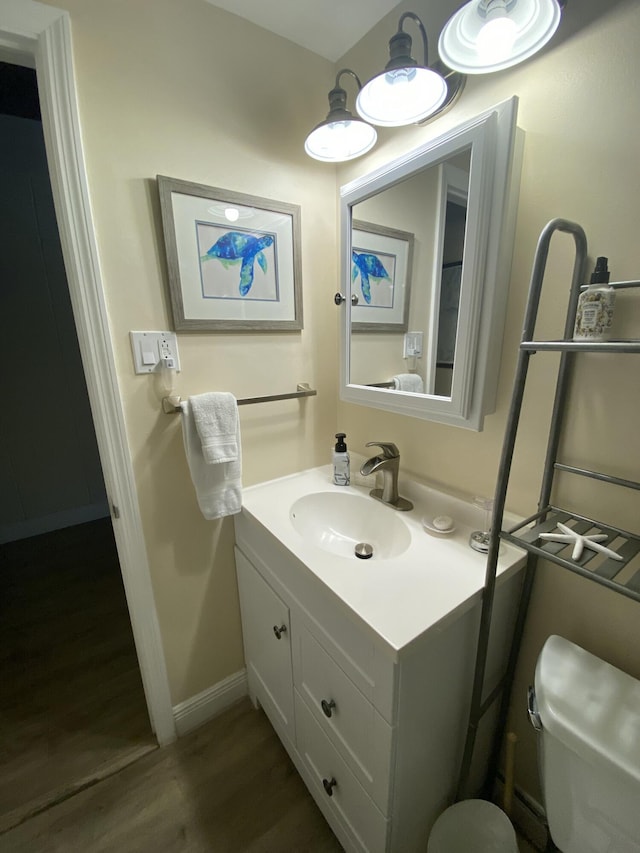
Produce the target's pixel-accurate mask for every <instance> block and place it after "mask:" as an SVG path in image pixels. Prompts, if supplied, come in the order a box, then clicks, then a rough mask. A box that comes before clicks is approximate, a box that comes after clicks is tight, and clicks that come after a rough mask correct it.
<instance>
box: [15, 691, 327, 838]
mask: <svg viewBox="0 0 640 853" xmlns="http://www.w3.org/2000/svg"><path fill="white" fill-rule="evenodd" d="M0 849H2V851H3V853H45V851H46V853H71V851H73V853H78V852H79V851H81V853H107V851H108V852H109V853H115V851H118V853H134V851H135V853H146V851H149V853H178V851H180V853H187V851H188V853H239V851H248V853H276V851H278V853H338V851H340V850H342V848H341V847H340V845H339V844H338V842H337V840H336V839H335V836H334V835H333V833H332V832H331V830H330V829H329V826H328V824H327V823H326V822H325V820H324V818H323V816H322V814H321V813H320V811H319V810H318V808H317V806H316V805H315V803H314V802H313V800H312V799H311V796H310V795H309V794H308V792H307V790H306V788H305V786H304V783H303V782H302V780H301V779H300V777H299V776H298V773H297V772H296V770H295V768H294V766H293V764H292V763H291V761H290V759H289V757H288V756H287V754H286V752H285V750H284V748H283V747H282V745H281V743H280V741H279V740H278V738H277V737H276V735H275V733H274V731H273V729H272V728H271V725H270V724H269V722H268V721H267V718H266V717H265V715H264V714H263V712H262V711H256V710H255V709H254V708H253V707H252V706H251V704H250V703H249V701H248V700H246V699H245V700H243V701H242V702H241V703H239V704H238V705H235V706H234V707H233V708H231V709H229V710H228V711H226V712H225V713H224V714H221V715H220V716H219V717H217V718H216V719H215V720H214V721H212V722H211V723H209V724H207V725H206V726H203V727H202V728H200V729H198V730H197V731H195V732H193V733H192V734H190V735H187V736H186V737H183V738H181V739H180V740H179V741H177V743H175V744H173V745H172V746H169V747H166V748H164V749H161V750H157V751H155V752H153V753H151V754H149V755H147V756H145V757H143V758H141V759H139V760H138V761H136V762H135V764H131V765H129V767H127V768H125V769H124V770H121V771H120V772H119V773H118V774H116V775H115V776H111V777H110V778H108V779H105V780H104V781H102V782H99V783H98V784H97V785H94V786H93V787H91V788H88V789H87V790H85V791H82V792H81V793H79V794H76V795H75V796H73V797H71V798H70V799H68V800H65V801H64V802H62V803H60V804H59V805H56V806H54V807H53V808H51V809H48V810H47V811H45V812H43V813H42V814H40V815H38V816H37V817H34V818H32V819H31V820H29V821H27V822H26V823H24V824H22V826H19V827H16V828H15V829H13V830H11V831H10V832H8V833H7V834H5V835H3V836H0Z"/></svg>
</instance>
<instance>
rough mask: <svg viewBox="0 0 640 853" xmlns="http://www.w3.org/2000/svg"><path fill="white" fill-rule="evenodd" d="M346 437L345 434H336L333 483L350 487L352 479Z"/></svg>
mask: <svg viewBox="0 0 640 853" xmlns="http://www.w3.org/2000/svg"><path fill="white" fill-rule="evenodd" d="M346 437H347V436H346V433H344V432H337V433H336V438H337V441H336V446H335V448H334V450H333V482H334V483H335V484H336V486H348V485H349V482H350V479H351V478H350V472H349V453H348V451H347V443H346V442H345V438H346Z"/></svg>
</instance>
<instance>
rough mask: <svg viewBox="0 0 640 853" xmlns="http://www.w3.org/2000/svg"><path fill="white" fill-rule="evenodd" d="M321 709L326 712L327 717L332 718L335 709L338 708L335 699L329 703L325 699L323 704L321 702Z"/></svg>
mask: <svg viewBox="0 0 640 853" xmlns="http://www.w3.org/2000/svg"><path fill="white" fill-rule="evenodd" d="M320 707H321V708H322V710H323V711H324V715H325V717H330V716H331V713H332V711H333V709H334V708H335V707H336V703H335V702H334V701H333V699H330V700H329V701H328V702H327V700H326V699H323V700H322V702H320Z"/></svg>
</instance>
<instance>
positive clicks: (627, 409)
mask: <svg viewBox="0 0 640 853" xmlns="http://www.w3.org/2000/svg"><path fill="white" fill-rule="evenodd" d="M454 5H455V4H454ZM446 6H447V3H445V2H443V0H441V2H440V3H427V2H426V0H418V2H415V3H412V4H411V5H410V6H407V5H406V4H402V5H401V6H400V7H399V10H403V9H405V8H410V9H411V10H413V11H415V12H417V13H418V14H419V15H420V16H421V17H422V20H423V21H424V22H425V24H426V25H427V29H428V31H429V32H430V33H434V34H437V33H438V32H439V31H440V28H441V26H442V23H443V22H444V20H445V19H446V17H447V10H446ZM449 6H451V4H449ZM398 17H399V12H396V13H394V14H393V15H390V16H388V17H387V19H386V20H385V21H384V22H383V23H382V24H381V25H379V26H378V27H376V28H375V29H374V30H373V31H372V32H371V33H370V34H369V36H368V37H367V38H366V39H365V40H363V42H361V43H360V44H359V45H358V46H356V48H354V49H353V51H351V52H350V53H349V54H348V55H347V56H346V57H345V58H343V60H342V63H341V64H342V65H348V66H349V67H352V68H354V70H356V71H357V73H358V74H359V75H360V76H362V77H363V79H365V78H367V77H368V76H370V75H371V74H373V73H374V72H375V71H376V70H377V68H376V65H380V66H381V65H382V63H383V61H384V56H385V55H386V42H387V40H388V38H389V37H390V36H391V34H392V33H393V32H395V28H396V26H397V22H398ZM410 27H411V23H410V22H409V23H408V24H407V29H410ZM639 37H640V6H639V5H638V4H637V3H624V2H617V3H611V4H607V6H606V9H605V6H603V4H601V3H599V2H596V0H587V1H586V2H584V3H569V4H568V5H567V8H566V10H565V13H564V19H563V22H562V24H561V29H560V31H559V33H558V35H557V36H556V38H555V39H554V41H553V42H552V44H551V45H550V46H549V48H548V49H547V50H546V51H545V52H544V53H543V54H542V55H540V56H538V57H536V58H535V59H533V60H531V61H530V62H528V63H526V64H524V65H522V66H520V67H517V68H515V69H512V70H509V71H505V72H503V73H501V74H497V75H493V76H485V77H482V78H478V79H469V80H468V81H467V85H466V89H465V91H464V92H463V94H462V97H461V99H460V101H459V102H458V104H456V105H455V106H454V107H453V108H452V109H451V110H450V111H449V113H447V114H446V115H445V116H443V117H442V118H441V119H439V120H438V121H436V122H435V123H433V124H431V125H426V126H424V127H423V128H417V127H412V128H407V129H402V130H401V129H398V130H395V131H392V130H389V131H382V132H381V133H380V134H379V139H380V140H381V144H379V145H378V147H377V148H376V149H374V150H373V151H372V152H371V153H370V154H369V155H367V158H366V160H360V161H356V162H355V163H350V164H345V165H344V166H343V167H341V168H340V170H339V182H340V183H345V182H347V181H348V180H351V179H352V178H354V177H355V176H356V175H358V174H361V173H363V172H365V171H369V170H370V169H371V168H374V167H375V166H377V165H379V164H380V163H382V162H384V161H385V160H387V159H389V158H390V157H392V156H397V155H398V154H400V153H402V152H403V151H405V150H408V149H410V148H413V147H415V146H417V145H419V144H420V143H422V142H425V141H426V140H428V139H430V138H431V137H432V136H434V135H438V134H439V133H441V132H442V130H443V129H446V128H447V127H450V126H453V125H455V124H458V123H459V122H460V121H461V120H464V119H465V118H466V117H468V116H470V115H472V114H473V113H476V112H478V111H480V110H482V109H485V108H487V107H490V106H491V105H492V104H494V103H497V102H499V101H501V100H504V99H506V98H508V97H510V96H511V95H513V94H517V95H518V96H519V98H520V105H519V116H518V124H519V126H520V127H521V128H522V129H523V130H524V131H525V146H524V163H523V170H522V181H521V190H520V203H519V208H518V219H517V227H516V237H515V249H514V258H513V269H512V276H511V284H510V291H509V304H508V315H507V321H506V333H505V340H504V347H503V359H502V367H501V373H500V386H499V392H498V403H497V409H496V412H495V414H493V415H491V416H489V417H488V418H487V419H486V420H485V428H484V431H483V432H481V433H473V432H468V431H466V430H461V429H456V428H452V427H447V426H443V425H439V424H435V423H426V422H423V421H419V420H415V419H411V418H405V417H401V416H398V415H394V414H389V413H384V412H378V413H376V414H375V418H374V417H373V416H372V412H371V411H370V410H367V409H365V408H362V407H359V406H353V405H350V404H346V403H342V404H340V406H339V410H338V411H339V425H340V429H342V430H344V431H345V432H347V433H348V434H349V436H350V439H351V447H352V448H353V450H354V451H360V452H362V451H363V449H364V444H365V442H366V441H368V440H370V439H372V438H387V439H391V440H393V441H394V442H396V443H397V444H398V446H399V447H400V450H401V453H402V462H403V468H404V470H405V472H406V473H407V474H414V475H417V476H418V477H421V478H426V479H429V480H433V481H436V482H440V483H443V484H445V485H446V486H449V487H454V488H456V489H459V490H461V491H464V492H467V493H468V494H470V495H473V494H483V495H490V494H492V492H493V488H494V484H495V479H496V474H497V463H498V458H499V453H500V447H501V443H502V437H503V433H504V427H505V421H506V415H507V412H508V407H509V402H510V395H511V387H512V382H513V375H514V369H515V362H516V355H517V344H518V340H519V338H520V332H521V329H522V319H523V314H524V306H525V300H526V294H527V287H528V283H529V279H530V275H531V265H532V260H533V255H534V251H535V246H536V242H537V239H538V236H539V233H540V231H541V229H542V228H543V227H544V225H545V224H546V223H547V222H548V221H549V220H551V219H553V218H555V217H558V216H562V217H565V218H567V219H572V220H574V221H577V222H579V223H580V224H581V225H582V226H583V228H584V229H585V231H586V233H587V237H588V240H589V249H590V261H592V260H593V259H594V258H595V256H596V255H607V256H608V257H609V259H610V269H611V271H612V278H613V279H617V280H623V279H631V278H636V279H637V278H639V277H640V253H639V252H638V240H637V233H636V232H637V223H638V221H640V169H639V168H638V156H637V151H638V142H637V140H638V138H639V137H640V112H639V110H638V102H637V98H636V97H635V96H634V95H633V93H632V88H631V82H630V81H633V80H636V79H638V76H639V74H640V56H639V54H638V50H637V44H638V39H639ZM417 42H418V39H417V34H416V39H415V41H414V44H417ZM432 43H433V52H432V58H435V36H434V37H433V39H432ZM572 252H573V249H572V241H571V240H570V238H566V237H563V236H559V237H557V238H556V240H555V241H554V243H553V245H552V248H551V253H550V258H549V263H548V266H547V275H546V278H545V288H544V291H543V300H544V305H543V310H542V312H541V325H540V334H539V336H541V337H544V336H547V337H554V336H555V337H557V336H560V335H561V333H562V326H563V319H564V312H565V305H566V296H567V291H568V287H569V284H570V275H571V268H572V264H573V254H572ZM616 323H617V326H618V329H617V331H618V332H620V333H621V334H622V333H625V332H627V333H628V334H629V335H635V337H638V330H639V329H640V296H639V295H638V292H637V291H635V292H632V291H626V292H623V293H621V294H620V295H619V297H618V308H617V316H616ZM556 364H557V356H553V355H542V354H539V355H537V356H536V357H535V358H534V359H533V360H532V365H531V370H530V380H529V382H528V386H527V394H526V398H525V407H524V410H523V418H522V421H523V422H522V427H521V431H520V437H519V440H518V445H517V448H516V456H515V461H514V467H513V476H512V487H511V488H510V492H509V505H510V508H511V509H512V510H514V511H516V512H519V513H522V514H526V515H528V514H530V513H531V512H534V511H535V507H536V503H537V495H538V490H539V487H540V478H541V471H542V464H543V454H544V449H545V446H546V430H547V424H548V412H549V410H550V407H551V402H552V399H551V398H552V393H553V385H552V382H554V380H555V365H556ZM577 379H578V381H577V382H576V384H575V386H574V393H573V394H572V396H571V400H570V407H569V412H570V418H569V419H570V421H571V422H572V429H574V430H575V432H573V433H572V435H574V438H573V439H572V440H571V442H569V441H566V442H565V447H564V448H563V452H564V454H565V458H566V461H568V462H570V463H573V464H584V465H585V467H593V468H599V469H600V470H604V471H608V472H610V473H611V474H614V475H618V476H621V477H627V478H632V479H636V480H640V449H639V447H638V434H639V433H638V423H639V422H640V393H639V392H640V371H639V370H638V364H637V358H636V357H633V356H628V357H627V358H626V359H625V358H624V357H618V356H606V357H604V358H602V357H601V358H600V359H598V357H594V356H585V357H584V358H583V361H582V362H581V365H580V370H579V375H578V377H577ZM372 422H373V423H374V424H375V429H374V427H373V426H372ZM587 482H588V481H587ZM562 489H563V493H564V494H563V501H564V502H565V505H568V506H572V505H574V506H575V507H576V511H578V510H579V509H580V508H582V509H583V511H584V512H585V513H587V514H589V513H592V514H593V517H596V518H602V519H603V520H607V518H608V519H609V520H610V521H611V522H612V523H616V524H618V525H619V526H621V527H623V528H624V527H626V528H627V529H631V530H636V531H637V530H638V527H639V524H638V518H639V517H640V502H639V500H638V497H637V494H638V493H628V492H626V491H624V490H619V489H615V490H614V488H613V487H606V486H604V487H603V486H598V485H595V484H594V486H593V487H590V486H588V485H585V482H584V481H580V482H579V483H578V485H577V486H576V485H575V484H570V485H567V484H563V485H562ZM571 489H573V492H572V491H571ZM620 491H623V494H620ZM567 501H569V502H570V503H567ZM571 502H573V503H571ZM638 615H639V611H638V605H637V604H635V603H634V602H632V601H630V600H628V599H625V598H623V597H622V596H619V595H617V594H615V593H612V592H609V591H608V590H605V589H603V588H602V587H597V586H596V585H595V584H592V583H590V582H589V581H585V580H583V579H582V578H579V577H577V576H574V575H572V574H570V573H568V572H562V570H560V569H557V568H554V567H552V566H547V565H545V566H543V567H542V568H541V570H540V571H539V572H538V581H537V585H536V588H535V591H534V596H533V601H532V605H531V609H530V615H529V619H528V623H527V628H526V633H525V638H524V645H523V650H522V654H521V660H520V664H519V669H518V674H517V679H516V684H515V689H514V694H513V699H512V706H513V707H512V715H511V716H512V721H511V726H512V727H513V728H514V729H515V730H516V732H517V733H518V735H519V737H520V744H519V746H518V750H517V767H516V773H517V782H518V784H520V785H521V786H522V787H524V788H525V789H526V790H527V791H528V792H530V793H532V794H534V795H536V796H537V795H538V786H537V770H536V765H535V740H534V737H533V734H532V730H531V729H530V727H529V726H528V723H527V721H526V715H525V710H524V705H525V696H526V686H527V684H529V683H531V680H532V678H533V669H534V666H535V660H536V657H537V654H538V652H539V650H540V648H541V646H542V643H543V642H544V640H545V639H546V637H547V636H548V635H549V634H551V633H558V634H562V635H564V636H566V637H568V638H569V639H572V640H574V641H575V642H578V643H581V644H582V645H584V646H585V647H586V648H587V649H589V650H591V651H592V652H593V653H594V654H598V655H600V656H602V657H604V658H606V659H607V660H609V661H611V662H612V663H614V664H616V665H618V666H620V667H622V668H624V669H626V670H627V671H629V672H630V673H632V674H634V675H635V676H640V655H638V648H640V620H639V619H638Z"/></svg>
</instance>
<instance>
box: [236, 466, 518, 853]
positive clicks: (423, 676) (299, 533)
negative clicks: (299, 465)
mask: <svg viewBox="0 0 640 853" xmlns="http://www.w3.org/2000/svg"><path fill="white" fill-rule="evenodd" d="M401 491H402V493H403V494H405V495H406V496H407V497H408V498H410V499H411V500H412V501H413V503H414V505H415V508H414V509H413V511H411V512H407V513H398V512H396V511H394V510H393V509H392V508H390V507H387V506H384V505H382V504H380V503H379V502H377V501H374V500H373V499H372V498H371V497H369V494H368V489H367V488H364V487H358V486H350V487H340V486H335V485H333V484H332V482H331V478H330V469H329V467H324V468H316V469H311V470H309V471H304V472H301V473H299V474H295V475H291V476H289V477H284V478H281V479H279V480H273V481H270V482H268V483H263V484H260V485H257V486H253V487H250V488H248V489H246V490H245V492H244V500H243V509H242V512H241V513H240V514H239V515H237V516H235V528H236V550H235V554H236V567H237V574H238V586H239V591H240V603H241V610H242V627H243V635H244V648H245V659H246V666H247V676H248V684H249V693H250V696H251V699H252V701H253V702H254V704H255V705H256V706H261V707H262V708H263V709H264V711H265V713H266V714H267V716H268V717H269V719H270V721H271V723H272V725H273V727H274V729H275V730H276V732H277V733H278V735H279V737H280V739H281V740H282V743H283V744H284V746H285V748H286V749H287V751H288V753H289V755H290V756H291V758H292V760H293V762H294V764H295V766H296V768H297V769H298V771H299V773H300V775H301V776H302V778H303V779H304V781H305V783H306V785H307V787H308V788H309V790H310V792H311V794H312V795H313V797H314V799H315V800H316V802H317V804H318V806H319V807H320V809H321V810H322V812H323V813H324V815H325V817H326V819H327V820H328V822H329V824H330V825H331V827H332V829H333V830H334V832H335V834H336V836H337V837H338V839H339V840H340V842H341V844H342V845H343V847H344V848H345V849H346V850H349V851H372V853H373V852H374V851H376V853H378V851H398V852H399V851H402V853H412V852H413V851H416V853H417V851H424V850H426V844H427V839H428V835H429V831H430V828H431V826H432V824H433V822H434V821H435V819H436V817H437V816H438V815H439V814H440V812H441V811H442V810H443V809H444V808H446V806H447V805H449V804H450V803H451V801H452V797H453V793H454V789H455V783H456V779H457V772H458V769H459V765H460V760H461V755H462V747H463V744H464V732H465V729H466V724H467V716H468V711H469V704H470V695H471V685H472V677H473V669H474V663H475V648H476V642H477V634H478V623H479V614H480V596H481V590H482V586H483V582H484V573H485V563H486V556H485V555H483V554H479V553H477V552H475V551H473V550H472V549H471V548H470V547H469V545H468V539H469V535H470V533H471V532H472V531H473V530H474V529H477V528H478V527H481V522H482V517H481V513H480V512H479V511H478V509H477V508H476V507H474V506H473V505H472V504H469V503H466V502H464V501H462V500H459V499H457V498H453V497H450V496H448V495H445V494H443V493H440V492H437V491H435V490H433V489H431V488H428V487H426V486H423V485H421V484H417V483H410V482H407V481H406V480H405V481H402V482H401ZM442 514H447V515H450V516H451V517H452V518H453V519H454V520H455V525H456V529H455V531H454V532H453V533H451V534H448V535H437V534H436V535H432V534H430V533H428V532H427V531H426V530H425V529H424V527H423V525H422V519H423V518H425V517H426V518H427V519H432V518H434V517H435V516H438V515H442ZM350 537H352V538H350ZM359 537H366V539H367V541H368V542H369V544H371V545H372V548H373V556H372V557H371V558H370V559H366V560H362V559H358V558H357V557H356V556H355V554H354V553H353V545H354V544H355V543H356V542H360V541H363V540H362V539H361V538H359ZM523 565H524V555H523V553H522V552H521V551H520V550H519V549H518V548H515V547H513V546H511V545H506V544H505V545H504V546H503V547H502V549H501V555H500V559H499V569H498V573H499V579H498V587H497V592H496V605H495V611H494V612H495V618H494V623H493V624H494V627H493V632H492V637H491V652H490V655H489V660H488V666H487V678H486V684H485V694H486V695H489V693H490V692H491V690H492V689H493V688H494V687H495V685H496V684H497V682H498V681H499V679H500V676H501V674H502V671H503V669H504V665H505V659H506V652H507V650H508V645H509V637H510V632H511V628H512V614H514V613H515V610H516V601H517V598H518V594H519V589H520V579H521V572H520V569H521V568H522V566H523ZM490 717H491V715H490V714H489V715H487V718H489V719H487V720H486V722H485V724H484V725H485V729H486V730H485V731H484V732H481V738H480V741H481V742H482V741H483V740H484V736H485V735H489V734H490V727H491V719H490ZM482 753H483V750H482V748H480V749H478V755H477V758H478V760H479V762H480V763H481V762H482V760H483V754H482Z"/></svg>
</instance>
